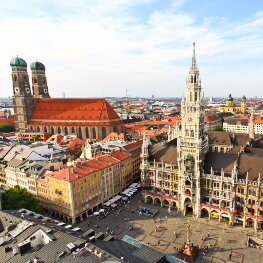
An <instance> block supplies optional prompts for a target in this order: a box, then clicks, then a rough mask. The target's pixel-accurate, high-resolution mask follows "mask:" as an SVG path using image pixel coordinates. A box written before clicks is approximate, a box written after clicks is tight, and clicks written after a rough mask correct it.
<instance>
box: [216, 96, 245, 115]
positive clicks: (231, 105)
mask: <svg viewBox="0 0 263 263" xmlns="http://www.w3.org/2000/svg"><path fill="white" fill-rule="evenodd" d="M246 104H247V99H246V97H245V96H243V97H242V100H241V104H240V105H236V104H235V102H234V99H233V98H232V96H231V94H229V97H228V99H227V100H226V104H225V106H219V107H218V108H217V109H218V110H219V111H221V112H242V113H245V112H246Z"/></svg>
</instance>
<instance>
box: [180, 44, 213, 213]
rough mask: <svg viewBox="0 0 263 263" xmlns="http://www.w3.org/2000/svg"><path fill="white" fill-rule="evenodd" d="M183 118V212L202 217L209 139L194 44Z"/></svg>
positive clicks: (181, 182) (181, 190) (182, 110)
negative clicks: (203, 184)
mask: <svg viewBox="0 0 263 263" xmlns="http://www.w3.org/2000/svg"><path fill="white" fill-rule="evenodd" d="M181 118H182V125H181V135H180V136H179V138H178V175H179V185H178V189H179V202H180V207H181V210H182V211H184V213H187V212H189V211H191V212H192V213H193V215H194V216H199V215H200V201H201V200H200V198H201V192H200V180H201V175H202V173H203V171H202V169H203V168H202V167H203V158H204V155H205V153H206V152H207V151H208V138H207V136H206V135H204V106H203V99H202V95H201V80H200V78H199V69H198V67H197V64H196V56H195V43H193V54H192V64H191V67H190V70H189V74H188V78H187V81H186V89H185V97H184V98H183V99H182V102H181Z"/></svg>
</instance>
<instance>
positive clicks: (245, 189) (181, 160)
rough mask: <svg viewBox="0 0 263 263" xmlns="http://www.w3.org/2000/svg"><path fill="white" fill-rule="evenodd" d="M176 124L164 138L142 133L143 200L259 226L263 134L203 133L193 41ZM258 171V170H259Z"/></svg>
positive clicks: (262, 193) (262, 199) (262, 203)
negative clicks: (153, 139) (155, 140)
mask: <svg viewBox="0 0 263 263" xmlns="http://www.w3.org/2000/svg"><path fill="white" fill-rule="evenodd" d="M181 117H182V121H181V125H180V126H179V125H175V126H174V127H172V128H171V129H170V130H169V134H168V141H167V142H161V143H157V144H153V145H150V143H149V140H148V138H147V137H146V136H144V140H143V146H142V154H141V157H142V164H141V176H142V178H141V180H142V186H143V189H144V190H143V196H144V200H145V202H146V203H153V204H156V205H161V206H167V207H171V208H173V207H177V209H178V210H180V211H181V212H182V213H184V214H192V215H193V216H195V217H201V216H202V217H209V218H214V219H217V220H228V221H229V223H230V224H243V226H244V227H245V226H254V227H255V229H258V228H263V174H262V173H263V138H262V136H261V135H260V136H259V135H257V136H256V135H254V132H253V131H254V127H253V123H254V122H253V119H254V117H253V113H252V114H251V116H250V133H249V134H233V133H226V132H216V131H210V132H206V133H205V132H204V105H203V97H202V93H201V81H200V77H199V69H198V67H197V64H196V56H195V45H194V46H193V55H192V64H191V67H190V70H189V74H188V78H187V82H186V89H185V96H184V97H183V99H182V102H181ZM261 174H262V175H261Z"/></svg>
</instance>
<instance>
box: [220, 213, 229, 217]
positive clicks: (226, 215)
mask: <svg viewBox="0 0 263 263" xmlns="http://www.w3.org/2000/svg"><path fill="white" fill-rule="evenodd" d="M221 216H222V217H225V218H229V215H228V214H222V215H221Z"/></svg>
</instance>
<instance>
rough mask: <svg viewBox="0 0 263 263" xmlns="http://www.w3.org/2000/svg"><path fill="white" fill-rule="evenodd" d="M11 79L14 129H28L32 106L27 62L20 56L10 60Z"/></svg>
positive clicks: (23, 130)
mask: <svg viewBox="0 0 263 263" xmlns="http://www.w3.org/2000/svg"><path fill="white" fill-rule="evenodd" d="M10 66H11V68H12V80H13V103H14V111H15V122H16V129H17V130H18V131H21V132H25V131H27V130H28V128H27V124H28V122H29V120H30V117H31V114H32V110H33V108H34V98H33V97H32V93H31V88H30V84H29V78H28V73H27V63H26V61H25V60H23V59H22V58H19V57H16V58H13V59H12V60H11V61H10Z"/></svg>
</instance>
